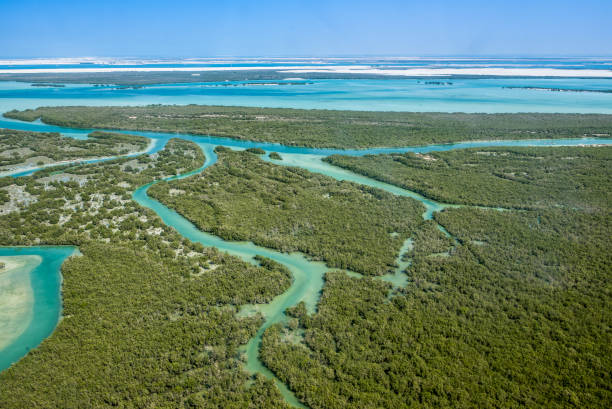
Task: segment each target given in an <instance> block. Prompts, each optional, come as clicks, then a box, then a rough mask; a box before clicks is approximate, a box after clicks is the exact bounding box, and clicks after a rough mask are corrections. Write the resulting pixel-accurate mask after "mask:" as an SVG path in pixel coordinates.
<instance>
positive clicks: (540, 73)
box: [0, 64, 612, 78]
mask: <svg viewBox="0 0 612 409" xmlns="http://www.w3.org/2000/svg"><path fill="white" fill-rule="evenodd" d="M262 70H267V71H279V72H283V73H288V74H289V73H291V74H307V73H327V74H364V75H365V74H367V75H372V74H374V75H390V76H406V77H438V76H500V77H565V78H567V77H581V78H587V77H588V78H612V71H611V70H592V69H584V70H581V69H560V68H494V67H483V68H392V69H380V68H375V67H372V66H370V65H336V66H330V65H315V64H313V65H304V66H276V67H189V66H183V67H91V68H87V67H83V68H80V67H79V68H26V69H19V68H9V69H0V74H83V73H85V74H86V73H92V74H93V73H120V72H208V71H262Z"/></svg>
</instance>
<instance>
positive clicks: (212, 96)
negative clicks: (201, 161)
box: [0, 78, 612, 113]
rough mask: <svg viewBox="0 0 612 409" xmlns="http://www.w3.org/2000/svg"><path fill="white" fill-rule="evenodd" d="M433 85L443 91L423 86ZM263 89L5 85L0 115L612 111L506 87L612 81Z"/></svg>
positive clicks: (606, 104)
mask: <svg viewBox="0 0 612 409" xmlns="http://www.w3.org/2000/svg"><path fill="white" fill-rule="evenodd" d="M432 81H433V82H443V83H444V85H433V84H426V82H432ZM289 82H291V83H295V82H296V81H289ZM447 83H452V85H446V84H447ZM263 84H265V82H260V83H259V84H258V85H253V81H249V82H248V84H245V83H241V82H233V83H225V82H224V83H194V84H165V85H152V86H145V87H143V88H137V89H122V88H119V87H115V86H101V87H99V86H94V85H87V84H85V85H74V84H73V85H66V86H65V87H32V86H31V84H29V83H18V82H0V112H6V111H9V110H11V109H25V108H35V107H38V106H57V105H94V106H95V105H98V106H99V105H149V104H179V105H185V104H204V105H241V106H257V107H283V108H303V109H348V110H370V111H418V112H425V111H427V112H487V113H498V112H564V113H572V112H573V113H612V93H604V92H560V91H548V90H541V89H525V88H508V87H531V88H561V89H580V90H590V91H607V90H612V79H586V78H554V79H552V78H548V79H546V78H541V79H540V78H490V79H458V78H457V79H435V78H434V79H427V80H417V79H399V80H396V79H380V80H365V79H362V80H312V81H310V80H309V81H303V82H302V84H301V85H288V84H287V85H276V84H282V82H278V81H273V82H271V83H269V84H270V85H263Z"/></svg>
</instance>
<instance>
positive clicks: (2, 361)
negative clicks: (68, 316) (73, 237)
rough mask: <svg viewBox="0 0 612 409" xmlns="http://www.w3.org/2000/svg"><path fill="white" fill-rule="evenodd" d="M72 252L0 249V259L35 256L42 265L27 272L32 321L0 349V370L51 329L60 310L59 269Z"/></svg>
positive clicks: (46, 248)
mask: <svg viewBox="0 0 612 409" xmlns="http://www.w3.org/2000/svg"><path fill="white" fill-rule="evenodd" d="M74 252H75V248H74V247H0V256H26V255H37V256H40V257H41V258H42V262H41V263H40V264H39V265H38V266H37V267H35V268H34V269H33V270H32V271H31V272H30V273H29V274H30V285H31V286H32V291H33V293H34V304H33V319H32V321H31V322H30V324H29V325H28V327H27V328H26V330H25V332H23V333H22V334H21V335H20V336H19V337H18V338H17V339H16V340H15V341H14V342H13V343H12V344H10V345H8V346H7V347H5V348H4V349H2V350H0V370H3V369H6V368H8V367H9V366H10V365H11V364H12V363H13V362H16V361H17V360H19V359H20V358H21V357H22V356H24V355H25V354H27V352H28V351H29V350H30V349H32V348H35V347H36V346H38V345H39V344H40V343H41V342H42V340H43V339H45V338H46V337H48V336H49V335H50V334H51V333H52V332H53V330H54V329H55V326H56V325H57V322H58V321H59V318H60V314H61V310H62V300H61V296H60V290H61V274H60V267H61V265H62V263H63V262H64V260H65V259H66V258H67V257H68V256H70V255H72V254H73V253H74ZM25 274H28V273H27V272H26V273H25ZM1 296H2V294H1V293H0V297H1Z"/></svg>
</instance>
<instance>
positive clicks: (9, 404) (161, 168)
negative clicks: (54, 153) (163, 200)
mask: <svg viewBox="0 0 612 409" xmlns="http://www.w3.org/2000/svg"><path fill="white" fill-rule="evenodd" d="M203 162H204V157H203V155H202V152H201V151H200V150H199V149H198V148H197V147H196V146H195V145H194V144H193V143H191V142H187V141H181V140H175V139H173V140H171V141H169V143H168V144H167V146H166V148H165V149H164V150H163V151H161V152H159V153H158V154H155V155H150V156H149V155H143V156H140V157H138V158H133V159H128V158H125V159H117V160H113V161H108V162H103V163H98V164H92V165H83V166H76V167H75V166H72V167H68V166H65V167H63V168H59V170H58V168H54V169H52V170H51V169H49V170H44V171H40V172H37V173H36V174H34V175H33V176H29V177H22V178H18V179H13V178H0V186H3V188H4V189H11V190H9V192H13V191H21V190H20V189H22V190H23V192H24V195H27V197H29V198H30V200H29V201H27V202H24V203H22V205H21V207H20V208H16V209H12V210H11V211H9V213H8V214H5V215H0V245H35V244H37V245H43V244H50V245H59V244H73V245H78V246H79V248H80V250H81V253H82V256H78V257H73V258H71V259H69V260H68V261H67V262H66V263H65V264H64V265H63V267H62V274H63V278H64V280H63V287H62V291H63V303H64V312H63V313H64V318H63V320H62V321H61V322H60V323H59V325H58V327H57V329H56V331H55V332H54V333H53V335H52V336H51V337H50V338H48V339H47V340H45V341H44V342H43V343H42V344H41V345H40V346H39V347H38V348H36V349H35V350H33V351H31V352H30V353H29V354H28V355H27V356H26V357H25V358H23V359H22V360H21V361H19V362H18V363H16V364H15V365H13V366H12V367H11V368H9V369H7V370H5V371H3V372H2V373H0V384H1V385H2V387H1V388H0V402H2V404H1V405H0V406H2V407H3V408H28V409H29V408H50V407H62V408H81V407H111V406H119V407H164V408H174V407H190V408H246V407H251V408H262V407H263V408H279V407H280V408H282V407H285V405H284V403H283V401H282V398H281V395H280V393H279V392H278V390H277V389H276V387H274V385H273V383H272V382H271V381H267V380H265V379H264V378H262V377H257V378H256V379H254V380H251V379H250V377H249V376H248V375H247V374H246V373H245V372H244V371H242V370H241V369H240V368H241V366H240V364H241V363H240V361H239V359H238V358H237V357H238V346H240V345H243V344H245V343H246V342H247V341H248V339H250V338H251V337H252V336H253V335H254V334H255V332H256V330H257V328H258V327H259V326H260V325H261V322H262V318H261V316H255V317H251V318H241V319H239V318H237V316H236V313H237V311H238V309H239V306H240V305H243V304H249V303H262V302H269V301H270V300H271V299H272V298H273V297H274V296H276V295H278V294H280V293H282V292H283V291H285V290H286V289H287V288H288V287H289V284H290V275H289V272H288V271H287V270H286V269H285V268H284V267H282V266H280V265H278V264H276V263H273V262H271V261H269V260H266V259H261V260H260V263H261V266H255V265H251V264H248V263H245V262H243V261H241V260H239V259H237V258H235V257H231V256H228V255H227V254H224V253H220V252H218V251H217V250H215V249H212V248H204V247H203V246H202V245H200V244H197V243H192V242H189V241H188V240H186V239H184V238H182V237H181V236H180V235H178V233H176V232H175V231H174V230H172V229H171V228H169V227H167V226H165V225H163V224H162V222H161V220H160V219H159V218H158V217H157V216H156V214H155V213H153V212H152V211H149V210H147V209H144V208H142V207H140V206H138V205H137V204H136V203H134V202H133V201H132V200H131V193H132V192H133V190H134V189H136V188H137V187H139V186H141V185H142V184H145V183H148V182H150V181H152V180H154V179H159V178H162V177H166V176H170V175H174V174H177V173H180V172H185V171H188V170H191V169H196V168H198V167H200V166H201V165H202V164H203ZM128 168H129V170H128ZM11 194H12V193H11Z"/></svg>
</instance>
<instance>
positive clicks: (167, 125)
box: [4, 105, 612, 149]
mask: <svg viewBox="0 0 612 409" xmlns="http://www.w3.org/2000/svg"><path fill="white" fill-rule="evenodd" d="M4 115H5V116H6V117H7V118H13V119H19V120H23V121H34V120H36V119H39V118H40V119H41V120H42V121H43V122H45V123H48V124H53V125H59V126H66V127H74V128H86V129H89V128H97V129H124V130H138V131H155V132H182V133H189V134H194V135H214V136H223V137H229V138H235V139H242V140H249V141H258V142H278V143H282V144H284V145H291V146H307V147H317V148H341V149H345V148H352V149H356V148H368V147H382V146H385V147H393V146H411V145H426V144H435V143H450V142H459V141H470V140H496V139H546V138H579V137H583V136H595V137H597V136H606V137H610V135H612V115H595V114H589V115H587V114H461V113H412V112H367V111H327V110H300V109H279V108H247V107H224V106H202V105H187V106H178V105H176V106H162V105H149V106H144V107H43V108H37V109H28V110H24V111H15V110H14V111H10V112H7V113H5V114H4Z"/></svg>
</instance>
